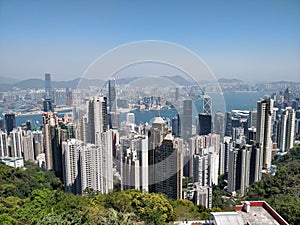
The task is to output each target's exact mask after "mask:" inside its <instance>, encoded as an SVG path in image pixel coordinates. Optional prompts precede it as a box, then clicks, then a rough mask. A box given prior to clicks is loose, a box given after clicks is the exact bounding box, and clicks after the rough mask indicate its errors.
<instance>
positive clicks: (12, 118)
mask: <svg viewBox="0 0 300 225" xmlns="http://www.w3.org/2000/svg"><path fill="white" fill-rule="evenodd" d="M4 120H5V128H6V132H7V134H9V133H10V132H11V131H12V130H13V129H14V128H16V115H15V114H14V113H6V114H5V116H4Z"/></svg>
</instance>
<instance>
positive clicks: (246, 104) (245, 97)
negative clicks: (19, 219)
mask: <svg viewBox="0 0 300 225" xmlns="http://www.w3.org/2000/svg"><path fill="white" fill-rule="evenodd" d="M209 95H210V96H211V98H212V114H213V115H214V113H215V112H217V111H222V112H224V113H225V111H231V110H234V109H239V110H251V109H253V108H255V107H256V104H257V100H258V99H260V98H263V97H265V96H266V95H270V93H267V92H230V93H224V95H223V96H224V98H223V97H222V96H220V95H216V94H209ZM223 99H224V101H223ZM201 105H202V101H201V100H199V101H195V103H194V107H193V116H194V117H195V116H196V115H197V113H200V112H201V109H202V106H201ZM131 112H133V113H134V114H135V121H136V123H145V122H148V123H151V122H152V121H151V120H152V119H153V117H155V116H158V115H160V116H161V117H163V118H165V119H168V118H169V119H172V118H173V117H175V116H176V115H177V114H178V113H180V109H175V108H170V109H161V110H159V111H158V110H149V111H139V110H132V111H131ZM0 113H1V114H0V115H2V113H3V112H0ZM58 116H60V117H61V116H63V113H59V114H58ZM125 118H126V113H121V114H120V120H121V122H122V121H124V120H125ZM28 120H31V121H32V122H33V124H34V125H35V126H39V125H40V124H42V115H41V114H31V115H19V116H17V117H16V125H17V126H20V125H21V124H24V123H26V121H28Z"/></svg>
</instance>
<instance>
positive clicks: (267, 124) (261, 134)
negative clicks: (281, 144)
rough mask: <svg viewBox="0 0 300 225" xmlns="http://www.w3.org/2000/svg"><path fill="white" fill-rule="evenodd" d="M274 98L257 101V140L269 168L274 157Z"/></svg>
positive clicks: (264, 164)
mask: <svg viewBox="0 0 300 225" xmlns="http://www.w3.org/2000/svg"><path fill="white" fill-rule="evenodd" d="M273 105H274V100H273V99H271V98H265V99H260V100H259V101H258V102H257V124H256V141H257V143H259V144H260V148H261V149H262V159H263V160H262V162H263V165H262V166H263V168H264V169H269V168H270V166H271V159H272V140H271V128H272V127H271V126H272V114H273Z"/></svg>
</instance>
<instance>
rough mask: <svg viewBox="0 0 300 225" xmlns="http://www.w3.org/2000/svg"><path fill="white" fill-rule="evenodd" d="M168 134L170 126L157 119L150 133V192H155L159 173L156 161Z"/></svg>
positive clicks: (159, 118)
mask: <svg viewBox="0 0 300 225" xmlns="http://www.w3.org/2000/svg"><path fill="white" fill-rule="evenodd" d="M167 133H168V125H167V124H166V122H165V121H164V120H163V119H162V118H161V117H155V118H154V120H153V122H152V126H151V128H150V130H149V132H148V153H149V154H148V162H149V163H148V165H149V171H148V172H149V192H155V177H156V173H158V170H157V168H156V165H155V159H156V155H157V154H158V152H159V149H160V145H161V143H162V141H163V139H164V137H165V136H166V135H167Z"/></svg>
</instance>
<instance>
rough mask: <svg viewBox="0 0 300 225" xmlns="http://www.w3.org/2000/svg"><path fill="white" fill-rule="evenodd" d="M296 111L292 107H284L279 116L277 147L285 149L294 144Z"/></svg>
mask: <svg viewBox="0 0 300 225" xmlns="http://www.w3.org/2000/svg"><path fill="white" fill-rule="evenodd" d="M295 117H296V113H295V111H294V109H293V108H292V107H286V108H285V109H284V110H283V112H282V116H281V123H280V137H279V143H278V144H279V148H280V150H281V151H283V152H284V151H287V150H289V149H291V148H292V147H293V146H294V137H295V121H296V118H295Z"/></svg>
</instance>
